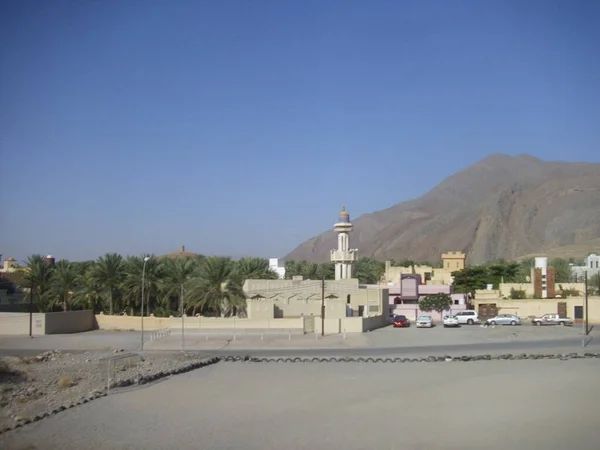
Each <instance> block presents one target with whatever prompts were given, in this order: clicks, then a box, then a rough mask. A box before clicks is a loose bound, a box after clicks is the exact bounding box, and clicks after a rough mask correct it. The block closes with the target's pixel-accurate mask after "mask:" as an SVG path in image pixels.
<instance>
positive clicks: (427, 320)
mask: <svg viewBox="0 0 600 450" xmlns="http://www.w3.org/2000/svg"><path fill="white" fill-rule="evenodd" d="M415 326H416V327H417V328H432V327H433V319H432V318H431V316H419V317H417V321H416V322H415Z"/></svg>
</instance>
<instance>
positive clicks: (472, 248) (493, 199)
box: [285, 154, 600, 264]
mask: <svg viewBox="0 0 600 450" xmlns="http://www.w3.org/2000/svg"><path fill="white" fill-rule="evenodd" d="M353 223H354V231H353V232H352V234H351V243H352V244H351V245H352V247H353V248H358V251H359V255H360V256H369V257H374V258H377V259H413V260H430V261H431V260H439V258H440V254H441V253H443V252H445V251H450V250H461V251H464V252H466V253H467V257H468V261H469V263H473V264H477V263H482V262H485V261H489V260H494V259H500V258H505V259H516V258H519V257H521V256H524V255H529V254H544V253H547V252H549V253H551V255H552V256H561V255H562V253H561V249H563V248H564V249H565V251H567V249H569V252H571V253H573V249H580V250H581V254H580V255H572V254H569V255H568V256H576V257H581V258H583V257H584V256H585V255H586V254H587V253H588V252H591V251H599V250H600V246H599V244H600V240H599V238H600V164H591V163H569V162H550V161H542V160H540V159H538V158H534V157H532V156H529V155H520V156H507V155H502V154H494V155H491V156H489V157H487V158H485V159H483V160H481V161H479V162H478V163H476V164H473V165H472V166H470V167H467V168H466V169H463V170H461V171H460V172H458V173H456V174H454V175H452V176H450V177H449V178H447V179H445V180H444V181H442V183H440V184H439V185H438V186H436V187H435V188H433V189H432V190H431V191H429V192H427V193H426V194H425V195H423V196H421V197H419V198H417V199H414V200H410V201H407V202H403V203H399V204H397V205H395V206H392V207H391V208H388V209H385V210H382V211H377V212H374V213H371V214H365V215H362V216H360V217H359V218H357V219H356V220H353ZM334 247H336V237H335V233H334V232H333V231H327V232H325V233H323V234H321V235H319V236H316V237H314V238H312V239H310V240H308V241H307V242H305V243H303V244H301V245H299V246H298V247H297V248H296V249H294V250H293V251H292V252H291V253H290V254H289V255H287V256H286V257H285V259H297V260H299V259H306V260H309V261H326V260H328V259H329V251H330V249H332V248H334Z"/></svg>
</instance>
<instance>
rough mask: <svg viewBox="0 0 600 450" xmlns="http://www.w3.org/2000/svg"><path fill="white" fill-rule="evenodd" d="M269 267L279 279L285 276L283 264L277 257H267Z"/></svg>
mask: <svg viewBox="0 0 600 450" xmlns="http://www.w3.org/2000/svg"><path fill="white" fill-rule="evenodd" d="M269 269H271V270H272V271H273V272H275V273H276V274H277V276H278V277H279V279H280V280H283V279H284V278H285V265H284V264H283V262H282V261H279V259H278V258H269Z"/></svg>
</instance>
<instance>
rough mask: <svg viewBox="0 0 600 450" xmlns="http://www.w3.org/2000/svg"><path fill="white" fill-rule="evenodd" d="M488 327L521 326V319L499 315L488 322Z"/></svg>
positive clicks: (509, 315)
mask: <svg viewBox="0 0 600 450" xmlns="http://www.w3.org/2000/svg"><path fill="white" fill-rule="evenodd" d="M486 323H487V324H488V325H521V319H520V318H519V317H518V316H515V315H514V314H498V315H497V316H496V317H492V318H491V319H488V320H487V321H486Z"/></svg>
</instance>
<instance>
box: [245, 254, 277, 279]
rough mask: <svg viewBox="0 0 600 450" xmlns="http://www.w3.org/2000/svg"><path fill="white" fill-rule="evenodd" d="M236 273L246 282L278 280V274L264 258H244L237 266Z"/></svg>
mask: <svg viewBox="0 0 600 450" xmlns="http://www.w3.org/2000/svg"><path fill="white" fill-rule="evenodd" d="M235 272H236V274H238V275H239V276H240V277H242V278H243V279H244V281H245V280H276V279H278V278H279V275H277V272H275V271H274V270H272V269H271V268H270V267H269V261H267V260H266V259H264V258H242V259H240V260H239V261H238V262H237V263H236V264H235Z"/></svg>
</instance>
